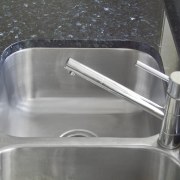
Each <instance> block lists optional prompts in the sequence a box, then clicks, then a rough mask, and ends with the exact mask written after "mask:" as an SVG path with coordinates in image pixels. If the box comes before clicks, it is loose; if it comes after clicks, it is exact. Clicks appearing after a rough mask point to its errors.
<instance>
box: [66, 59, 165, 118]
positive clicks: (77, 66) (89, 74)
mask: <svg viewBox="0 0 180 180" xmlns="http://www.w3.org/2000/svg"><path fill="white" fill-rule="evenodd" d="M65 69H67V70H68V71H70V74H72V73H73V75H75V74H77V75H78V76H80V77H82V78H84V79H86V80H88V81H90V82H92V83H93V84H95V85H97V86H99V87H101V88H103V89H105V90H107V91H109V92H111V93H112V94H115V95H116V96H118V97H123V98H124V99H125V100H127V101H129V102H132V103H133V104H135V105H138V106H140V107H141V108H142V109H144V110H146V111H147V112H149V113H150V114H152V115H154V116H156V117H158V118H160V119H162V118H163V117H164V111H163V110H164V109H163V107H161V106H159V105H158V104H156V103H154V102H152V101H150V100H149V99H146V98H144V97H143V96H141V95H139V94H137V93H135V92H134V91H131V90H130V89H128V88H126V87H125V86H123V85H121V84H119V83H118V82H116V81H113V80H112V79H110V78H108V77H106V76H104V75H102V74H100V73H99V72H97V71H95V70H93V69H91V68H89V67H87V66H85V65H84V64H82V63H79V62H78V61H76V60H74V59H72V58H69V59H68V61H67V63H66V66H65Z"/></svg>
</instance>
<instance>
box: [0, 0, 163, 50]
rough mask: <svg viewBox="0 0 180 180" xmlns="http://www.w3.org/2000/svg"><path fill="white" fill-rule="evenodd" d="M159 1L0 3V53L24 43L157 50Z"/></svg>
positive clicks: (18, 0) (14, 0)
mask: <svg viewBox="0 0 180 180" xmlns="http://www.w3.org/2000/svg"><path fill="white" fill-rule="evenodd" d="M163 12H164V9H163V3H162V0H151V1H148V0H51V1H49V0H1V1H0V52H2V51H3V50H4V49H5V48H6V47H7V46H9V45H10V44H11V43H14V42H17V41H20V40H24V39H37V38H45V39H60V40H66V39H68V40H69V39H73V40H97V41H98V40H135V41H140V42H145V43H148V44H150V45H152V46H153V47H155V48H158V46H159V44H160V38H161V30H162V22H163Z"/></svg>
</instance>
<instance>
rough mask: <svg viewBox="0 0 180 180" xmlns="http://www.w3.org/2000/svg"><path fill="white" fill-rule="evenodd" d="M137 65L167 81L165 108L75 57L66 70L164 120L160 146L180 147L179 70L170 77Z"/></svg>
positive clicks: (70, 59) (159, 141) (69, 61)
mask: <svg viewBox="0 0 180 180" xmlns="http://www.w3.org/2000/svg"><path fill="white" fill-rule="evenodd" d="M137 65H138V66H139V67H141V68H143V69H145V70H146V71H147V72H150V73H151V74H154V75H156V76H157V77H159V78H161V79H163V80H165V81H167V82H168V88H167V93H166V102H165V105H164V106H163V107H162V106H160V105H158V104H156V103H155V102H152V101H151V100H149V99H147V98H145V97H143V96H141V95H139V94H137V93H136V92H134V91H132V90H130V89H128V88H127V87H125V86H123V85H122V84H120V83H118V82H116V81H114V80H112V79H110V78H108V77H106V76H105V75H103V74H101V73H99V72H97V71H95V70H93V69H91V68H90V67H88V66H86V65H84V64H82V63H80V62H78V61H76V60H74V59H72V58H69V59H68V61H67V62H66V65H65V69H66V70H68V71H69V72H70V74H73V75H75V74H76V75H78V76H80V77H82V78H84V79H86V80H88V81H89V82H92V83H93V84H95V85H97V86H99V87H101V88H103V89H105V90H107V91H109V92H110V93H113V94H114V95H116V96H118V97H122V98H124V99H126V100H127V101H129V102H131V103H133V104H135V105H138V106H140V107H141V108H142V109H143V110H145V111H147V112H148V113H150V114H152V115H154V116H156V117H157V118H159V119H162V120H163V122H162V127H161V131H160V134H159V138H158V144H159V145H160V146H162V147H164V148H166V149H175V148H177V147H179V146H180V71H176V72H173V73H172V74H171V75H170V77H168V76H167V75H165V74H163V73H161V72H159V71H157V70H155V69H153V68H151V67H149V66H147V65H143V64H141V63H140V62H139V63H137Z"/></svg>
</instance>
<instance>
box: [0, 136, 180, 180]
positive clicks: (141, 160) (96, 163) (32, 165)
mask: <svg viewBox="0 0 180 180" xmlns="http://www.w3.org/2000/svg"><path fill="white" fill-rule="evenodd" d="M156 138H157V137H153V138H149V139H148V138H147V139H143V140H140V139H134V140H133V139H121V138H118V139H113V138H110V139H109V138H66V139H65V138H61V139H59V140H52V139H49V140H44V141H42V140H39V141H38V142H36V141H32V140H31V141H30V140H29V142H28V141H26V143H23V142H21V143H20V142H16V141H14V144H12V145H11V146H7V147H4V148H1V149H0V153H1V156H0V160H1V173H0V178H1V180H24V179H25V180H51V179H52V180H59V179H75V180H84V179H86V180H92V179H93V180H109V179H113V180H125V179H128V180H140V179H141V180H178V179H180V162H179V160H178V152H177V151H173V152H172V151H170V152H168V151H165V150H163V149H160V148H158V147H157V146H156V144H155V143H154V142H155V140H156ZM11 143H12V142H11Z"/></svg>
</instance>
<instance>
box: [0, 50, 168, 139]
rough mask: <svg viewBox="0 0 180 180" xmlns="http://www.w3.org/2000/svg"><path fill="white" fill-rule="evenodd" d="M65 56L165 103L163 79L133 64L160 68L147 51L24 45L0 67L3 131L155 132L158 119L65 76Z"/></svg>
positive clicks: (29, 134)
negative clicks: (138, 61)
mask: <svg viewBox="0 0 180 180" xmlns="http://www.w3.org/2000/svg"><path fill="white" fill-rule="evenodd" d="M69 57H72V58H74V59H79V60H80V61H81V62H82V63H85V64H87V65H88V66H91V67H93V68H95V69H96V70H97V71H99V72H100V73H102V74H105V75H107V76H108V77H110V78H112V79H114V80H115V81H117V82H119V83H121V84H123V85H124V86H126V87H128V88H129V89H131V90H133V91H135V92H136V93H139V94H140V95H141V96H144V97H145V98H147V99H150V100H151V101H154V102H155V103H156V104H159V105H160V106H161V105H163V104H164V101H165V93H164V86H163V83H162V81H161V80H159V79H158V78H156V77H154V76H152V75H150V74H148V73H146V72H144V71H143V70H141V69H139V68H137V67H135V63H136V61H137V60H142V62H144V63H146V64H147V65H149V66H151V67H154V68H155V69H157V70H159V66H158V63H157V61H156V60H155V59H154V58H152V56H150V55H148V54H147V53H143V52H141V51H137V50H133V49H125V48H116V49H115V48H114V49H113V48H111V49H108V48H105V49H103V48H98V49H96V48H85V49H83V48H81V49H78V48H77V49H76V48H29V49H24V50H20V51H17V52H16V53H13V54H12V55H10V56H8V57H7V58H6V59H5V61H4V63H3V65H2V67H1V77H0V78H1V81H0V88H1V91H0V98H1V106H0V107H1V109H0V110H1V111H0V130H1V131H2V132H3V133H5V134H9V135H11V136H18V137H59V135H60V134H62V133H64V132H66V131H68V130H71V129H86V130H89V131H92V132H94V133H95V134H97V136H99V137H147V136H152V135H154V134H157V133H159V131H160V126H161V120H159V119H157V118H155V117H153V116H151V115H149V114H148V113H146V112H144V111H143V110H142V109H140V108H138V107H136V106H134V105H132V104H131V103H128V102H126V101H125V100H123V99H117V98H116V97H114V96H113V95H111V94H109V93H108V92H106V91H104V90H102V89H100V88H98V87H96V86H94V85H92V84H91V83H89V82H87V81H82V80H81V79H79V78H78V77H76V76H69V75H68V74H67V72H66V71H65V69H64V65H65V63H66V61H67V59H68V58H69ZM111 70H112V71H111ZM142 127H143V128H142Z"/></svg>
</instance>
